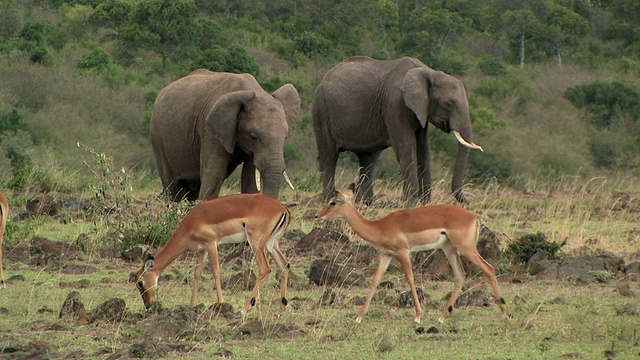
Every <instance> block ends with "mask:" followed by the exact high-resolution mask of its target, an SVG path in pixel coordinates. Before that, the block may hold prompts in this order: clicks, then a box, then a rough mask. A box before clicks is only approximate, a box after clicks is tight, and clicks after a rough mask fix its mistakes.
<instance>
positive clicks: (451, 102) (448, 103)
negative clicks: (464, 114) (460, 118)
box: [447, 101, 453, 109]
mask: <svg viewBox="0 0 640 360" xmlns="http://www.w3.org/2000/svg"><path fill="white" fill-rule="evenodd" d="M452 107H453V101H447V108H449V109H451V108H452Z"/></svg>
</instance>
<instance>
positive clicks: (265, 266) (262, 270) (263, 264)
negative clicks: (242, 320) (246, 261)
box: [242, 248, 271, 315]
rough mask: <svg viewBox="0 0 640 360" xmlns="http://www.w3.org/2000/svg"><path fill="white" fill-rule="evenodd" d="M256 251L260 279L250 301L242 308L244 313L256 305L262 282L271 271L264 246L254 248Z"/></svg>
mask: <svg viewBox="0 0 640 360" xmlns="http://www.w3.org/2000/svg"><path fill="white" fill-rule="evenodd" d="M254 253H255V258H256V265H258V280H256V285H255V286H254V287H253V291H252V292H251V297H250V298H249V301H247V303H246V304H245V305H244V307H243V308H242V314H243V315H245V314H246V313H248V312H249V310H251V308H252V307H253V306H255V305H256V298H257V297H258V294H259V293H260V287H261V286H262V283H264V281H265V280H266V279H267V275H269V273H270V272H271V269H269V262H268V261H267V255H266V254H265V251H264V248H257V249H255V250H254Z"/></svg>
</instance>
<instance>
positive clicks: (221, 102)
mask: <svg viewBox="0 0 640 360" xmlns="http://www.w3.org/2000/svg"><path fill="white" fill-rule="evenodd" d="M255 97H256V93H255V92H254V91H250V90H243V91H235V92H232V93H228V94H225V95H223V96H222V97H221V98H220V99H218V101H216V103H215V105H213V108H212V109H211V111H209V114H208V115H207V120H206V124H207V126H208V127H209V129H211V130H212V131H213V133H214V134H215V136H216V137H217V138H218V140H220V142H221V143H222V146H224V148H225V150H227V152H228V153H229V154H232V153H233V150H234V149H235V147H236V135H237V134H236V132H237V129H238V115H239V114H240V112H241V111H242V109H243V108H244V107H245V106H247V105H248V104H249V102H251V101H252V100H253V99H255Z"/></svg>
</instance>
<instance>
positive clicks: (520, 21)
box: [502, 9, 543, 68]
mask: <svg viewBox="0 0 640 360" xmlns="http://www.w3.org/2000/svg"><path fill="white" fill-rule="evenodd" d="M502 21H503V24H505V28H506V29H505V30H506V32H507V34H508V35H510V36H511V37H514V38H516V39H517V42H518V48H519V52H518V58H519V66H520V68H523V67H524V59H525V44H526V43H527V42H529V41H531V40H533V39H535V38H536V37H537V36H538V35H539V34H540V32H541V31H542V28H543V26H542V23H541V22H540V20H539V19H538V18H537V17H536V15H535V14H534V13H533V11H531V10H529V9H523V10H508V11H505V12H504V14H503V15H502Z"/></svg>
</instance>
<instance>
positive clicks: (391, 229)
mask: <svg viewBox="0 0 640 360" xmlns="http://www.w3.org/2000/svg"><path fill="white" fill-rule="evenodd" d="M319 218H320V219H325V220H329V219H344V220H346V221H347V222H348V223H349V225H351V227H353V230H355V232H356V233H357V234H358V235H359V236H360V237H361V238H363V239H364V240H366V241H368V242H370V243H371V244H373V246H374V247H375V248H376V249H377V250H378V252H379V254H380V263H379V264H378V269H377V270H376V272H375V274H374V275H373V284H372V286H371V289H370V290H369V294H368V295H367V298H366V300H365V302H364V305H363V306H362V309H361V310H360V313H359V314H358V317H357V318H356V322H358V323H359V322H360V321H362V317H363V316H364V314H365V313H366V312H367V308H368V307H369V303H370V302H371V298H372V297H373V295H374V294H375V292H376V289H377V287H378V284H379V283H380V279H382V276H383V275H384V272H385V270H386V269H387V267H388V266H389V262H390V261H391V258H392V257H395V258H396V259H398V261H399V262H400V265H401V267H402V271H404V274H405V276H406V278H407V282H408V283H409V287H410V288H411V295H412V297H413V303H414V304H415V307H416V317H415V322H417V323H419V322H420V317H421V316H422V306H420V301H419V300H418V294H417V293H416V287H415V284H414V280H413V271H412V269H411V259H410V257H409V253H410V252H412V251H421V250H431V249H442V250H443V251H444V253H445V254H446V255H447V259H448V260H449V264H451V268H452V269H453V274H454V276H455V285H454V288H453V292H452V293H451V297H450V298H449V302H448V303H447V307H446V308H445V310H444V312H443V313H442V315H441V316H440V318H439V319H438V321H439V322H441V323H442V322H443V321H444V320H445V319H446V318H447V317H448V316H449V315H450V314H451V312H452V311H453V304H454V302H455V301H456V298H457V297H458V295H459V294H460V291H461V290H462V286H463V285H464V283H465V274H464V269H463V268H462V265H461V263H460V258H459V254H462V255H464V256H465V257H466V258H467V259H469V260H470V261H471V262H472V263H474V264H475V265H476V266H477V267H479V268H480V270H482V272H483V273H484V275H485V276H486V277H487V279H489V283H490V284H491V287H492V288H493V294H494V295H495V297H496V301H497V303H498V306H499V307H500V310H502V311H504V299H503V298H502V296H501V295H500V289H498V283H497V281H496V275H495V271H494V269H493V266H491V265H490V264H489V263H488V262H486V261H485V260H484V259H483V258H482V256H480V254H479V253H478V250H477V249H476V244H477V241H478V235H479V232H480V224H479V221H478V219H477V218H476V216H475V215H473V214H472V213H471V212H469V211H467V210H465V209H463V208H461V207H459V206H457V205H453V204H447V205H431V206H424V207H420V208H415V209H405V210H398V211H395V212H392V213H390V214H388V215H386V216H384V217H382V218H380V219H378V220H374V221H370V220H367V219H365V218H363V217H362V215H360V213H358V211H357V210H356V209H355V208H354V207H353V205H352V204H351V202H350V199H349V196H348V195H345V194H343V193H339V192H336V196H335V197H334V198H332V199H331V200H329V202H328V203H327V205H326V206H325V207H324V208H323V209H322V210H321V211H320V215H319Z"/></svg>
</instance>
